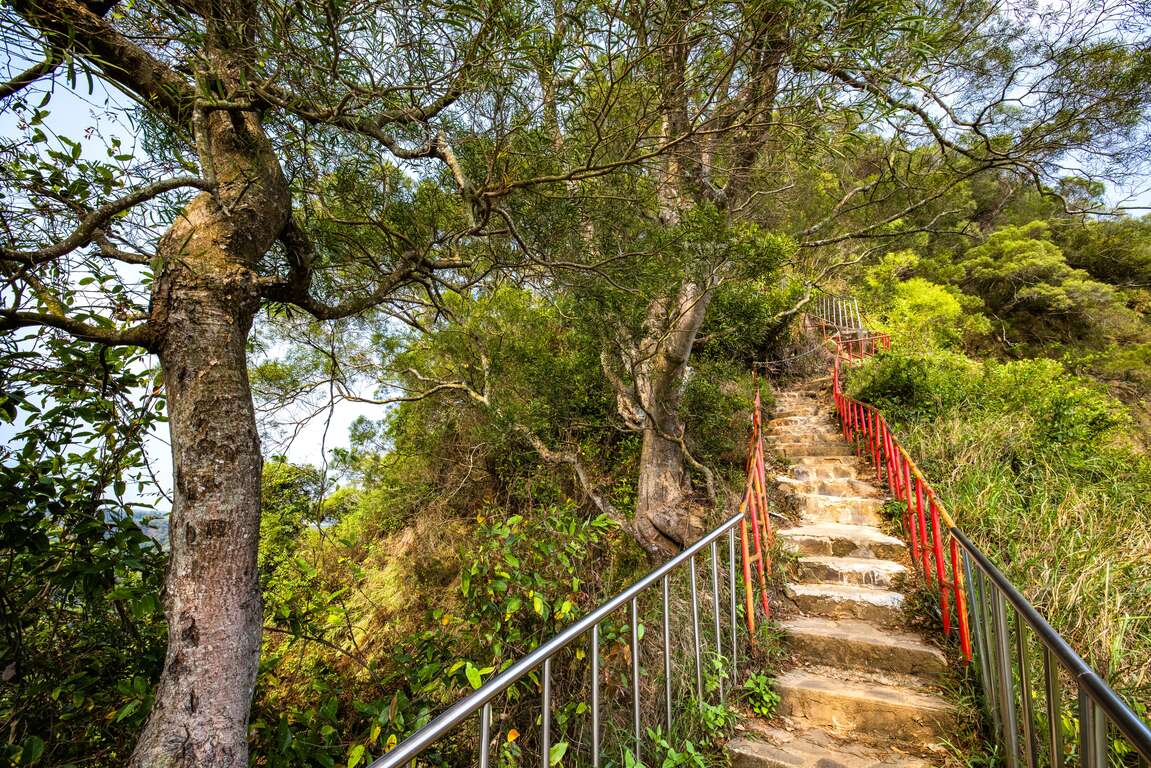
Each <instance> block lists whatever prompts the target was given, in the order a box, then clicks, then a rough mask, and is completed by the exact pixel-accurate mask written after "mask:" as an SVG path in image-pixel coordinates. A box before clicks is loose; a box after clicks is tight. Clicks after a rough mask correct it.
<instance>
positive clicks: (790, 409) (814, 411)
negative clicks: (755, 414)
mask: <svg viewBox="0 0 1151 768" xmlns="http://www.w3.org/2000/svg"><path fill="white" fill-rule="evenodd" d="M829 412H830V411H829V410H828V408H827V406H824V405H792V406H784V407H783V408H777V409H776V411H775V413H774V414H772V419H787V418H791V417H793V416H818V415H819V414H822V413H829Z"/></svg>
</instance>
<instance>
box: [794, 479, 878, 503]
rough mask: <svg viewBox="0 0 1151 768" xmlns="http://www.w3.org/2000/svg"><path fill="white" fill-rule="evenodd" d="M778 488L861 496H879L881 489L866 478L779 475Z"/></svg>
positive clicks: (827, 494)
mask: <svg viewBox="0 0 1151 768" xmlns="http://www.w3.org/2000/svg"><path fill="white" fill-rule="evenodd" d="M775 481H776V483H777V484H778V485H779V488H780V490H782V491H785V492H790V493H811V494H820V495H823V496H863V497H867V498H879V497H880V496H881V495H882V491H880V490H879V489H878V488H876V487H875V485H874V484H872V483H871V482H869V481H867V480H857V479H855V478H851V477H827V478H805V479H798V478H794V477H787V476H785V475H780V476H778V477H776V478H775Z"/></svg>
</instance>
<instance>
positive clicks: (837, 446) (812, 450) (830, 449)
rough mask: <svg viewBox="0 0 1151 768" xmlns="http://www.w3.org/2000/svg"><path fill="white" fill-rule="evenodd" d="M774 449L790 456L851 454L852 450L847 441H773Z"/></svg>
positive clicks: (852, 453)
mask: <svg viewBox="0 0 1151 768" xmlns="http://www.w3.org/2000/svg"><path fill="white" fill-rule="evenodd" d="M771 447H772V448H774V449H775V450H777V451H779V452H780V453H782V454H783V455H784V456H788V457H790V458H804V457H817V456H852V455H854V453H855V452H854V451H853V450H852V449H851V446H850V445H848V444H847V443H832V442H801V443H800V442H788V443H782V442H779V443H774V444H773V445H772V446H771Z"/></svg>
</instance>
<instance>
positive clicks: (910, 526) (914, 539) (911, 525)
mask: <svg viewBox="0 0 1151 768" xmlns="http://www.w3.org/2000/svg"><path fill="white" fill-rule="evenodd" d="M900 462H902V468H901V469H900V475H902V477H903V479H904V480H905V484H904V486H903V489H904V491H905V492H906V494H907V496H906V498H907V518H906V519H907V531H908V533H909V534H911V562H912V563H914V564H915V566H916V567H917V568H918V567H919V526H918V525H917V524H916V520H915V511H914V510H913V509H912V501H911V465H909V464H908V463H907V459H905V458H903V452H902V451H901V452H900ZM905 472H906V474H903V473H905Z"/></svg>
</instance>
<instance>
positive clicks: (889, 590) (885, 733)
mask: <svg viewBox="0 0 1151 768" xmlns="http://www.w3.org/2000/svg"><path fill="white" fill-rule="evenodd" d="M777 402H778V408H777V412H776V414H775V418H773V419H772V420H770V421H769V422H768V428H769V432H768V440H769V445H770V446H771V447H773V448H775V449H776V450H777V451H778V452H779V453H781V454H782V455H784V456H785V457H787V458H788V460H789V461H790V463H791V468H790V471H789V474H788V475H785V476H780V477H778V478H776V482H777V484H778V487H779V488H780V490H781V491H782V492H783V493H785V494H788V495H789V496H790V497H791V498H792V499H793V500H794V502H795V507H796V508H797V509H798V510H799V520H798V522H797V524H796V525H793V526H792V527H790V528H785V529H783V530H780V531H778V536H779V537H780V539H781V540H782V541H783V542H784V544H785V546H787V547H789V548H790V549H791V550H793V551H794V552H795V553H796V555H797V556H798V563H797V567H796V568H795V571H794V574H795V575H794V581H793V582H792V583H789V584H787V585H786V588H785V592H786V595H787V598H788V600H789V602H790V605H789V606H787V608H789V610H787V611H785V612H786V613H788V614H789V615H787V617H786V618H785V619H784V620H783V621H782V622H781V627H782V629H783V631H784V633H785V637H786V639H787V642H788V644H789V646H790V650H791V656H792V660H793V665H792V668H791V669H788V670H787V671H785V672H784V673H783V674H781V675H780V676H779V677H778V679H777V681H776V690H777V692H778V693H779V694H780V705H779V714H778V716H777V717H776V718H775V719H774V720H773V721H772V722H771V723H764V722H761V721H749V722H746V723H744V725H743V728H742V730H743V735H741V736H740V737H738V738H736V739H733V740H732V741H731V742H729V744H728V753H729V755H730V756H731V759H732V767H733V768H879V767H880V766H886V767H889V768H921V767H924V766H928V765H937V764H940V763H941V760H940V759H939V753H940V752H942V749H941V748H940V747H939V742H941V741H943V740H945V739H947V738H949V736H952V735H953V734H954V733H955V730H956V728H957V722H956V720H957V712H956V708H955V707H954V706H953V705H952V704H951V703H950V702H948V701H947V700H946V699H944V698H943V697H942V696H940V694H939V692H938V688H937V683H938V680H939V676H940V675H941V674H942V673H943V672H944V671H945V670H946V668H947V663H946V660H945V659H944V656H943V654H942V653H941V652H940V651H939V649H937V648H936V647H935V646H933V645H932V644H930V643H929V642H927V641H926V640H925V639H924V638H923V637H921V636H920V635H918V634H917V633H915V632H914V631H912V630H910V629H909V628H908V627H907V626H906V624H905V621H904V616H903V599H904V596H903V594H902V593H901V592H900V591H899V586H900V584H901V583H902V580H903V576H904V575H905V574H906V573H908V570H909V569H908V566H907V563H908V558H907V553H906V549H905V547H904V545H903V542H901V541H900V540H899V539H897V538H894V537H892V536H889V535H887V534H885V533H883V531H882V530H880V525H881V517H880V514H879V513H880V509H881V508H882V506H883V499H884V489H883V488H881V487H878V486H877V485H876V484H875V483H874V482H873V481H872V480H870V479H869V478H873V477H874V473H873V471H871V470H869V468H868V467H867V466H866V465H865V464H863V463H862V462H861V461H860V460H859V459H858V458H856V456H855V455H854V454H853V453H852V449H851V447H850V446H849V445H848V443H847V442H846V441H845V440H843V438H842V436H841V435H840V433H839V431H838V428H837V421H836V419H835V413H834V409H833V408H832V406H831V397H830V394H829V393H827V392H824V391H822V390H820V389H818V388H817V387H813V386H811V385H806V386H802V387H800V388H797V389H794V390H791V391H787V392H781V393H779V394H778V396H777Z"/></svg>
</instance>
